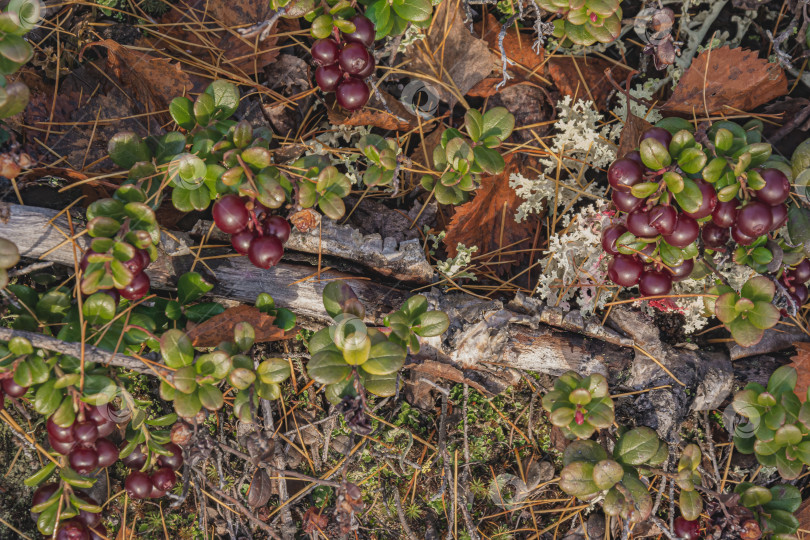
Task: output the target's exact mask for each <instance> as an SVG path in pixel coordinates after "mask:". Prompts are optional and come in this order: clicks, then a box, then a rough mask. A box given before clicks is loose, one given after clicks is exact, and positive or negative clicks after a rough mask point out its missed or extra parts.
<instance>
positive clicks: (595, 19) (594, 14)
mask: <svg viewBox="0 0 810 540" xmlns="http://www.w3.org/2000/svg"><path fill="white" fill-rule="evenodd" d="M598 20H599V17H597V15H596V13H594V12H593V11H591V22H592V23H594V24H596V21H598Z"/></svg>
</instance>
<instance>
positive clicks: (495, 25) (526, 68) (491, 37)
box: [467, 13, 545, 97]
mask: <svg viewBox="0 0 810 540" xmlns="http://www.w3.org/2000/svg"><path fill="white" fill-rule="evenodd" d="M475 29H476V32H477V33H478V34H479V35H481V36H482V38H483V39H484V40H485V41H486V42H487V44H488V45H489V48H490V50H491V51H492V52H493V54H498V55H500V54H501V53H500V49H499V47H498V34H500V32H501V24H500V23H499V22H498V19H496V18H495V17H494V16H493V15H492V14H491V13H488V14H487V16H486V18H485V19H484V20H482V21H481V22H480V23H478V24H476V26H475ZM533 39H534V38H533V37H532V36H530V35H529V34H520V32H519V31H518V28H517V27H516V26H515V25H512V26H510V27H509V29H508V30H507V31H506V35H505V36H504V38H503V50H504V52H505V53H506V57H507V58H508V59H509V60H511V61H512V62H514V64H511V65H509V66H507V69H506V70H507V72H509V74H510V75H512V77H513V78H512V79H509V80H508V81H507V83H506V86H505V87H506V88H508V87H509V86H512V85H514V84H518V83H520V82H522V81H524V80H533V82H536V83H540V82H544V80H543V78H542V77H541V75H542V73H538V72H539V71H540V70H538V69H537V68H538V67H539V66H541V65H542V64H543V58H544V57H545V50H544V49H540V52H539V54H538V53H536V52H535V51H534V49H533V48H532V45H533ZM502 80H503V76H498V77H487V78H486V79H484V80H483V81H481V82H480V83H478V84H476V85H475V86H474V87H473V88H471V89H470V91H469V92H467V95H468V96H473V97H489V96H492V95H494V94H495V93H496V92H497V90H496V89H495V87H496V86H497V85H498V84H499V83H500V82H501V81H502Z"/></svg>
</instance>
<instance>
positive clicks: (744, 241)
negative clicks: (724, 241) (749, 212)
mask: <svg viewBox="0 0 810 540" xmlns="http://www.w3.org/2000/svg"><path fill="white" fill-rule="evenodd" d="M757 238H758V237H757V236H748V235H747V234H745V233H743V232H742V231H740V228H739V225H735V226H734V227H732V228H731V239H732V240H734V241H735V242H737V243H738V244H740V245H741V246H750V245H751V244H753V243H754V241H755V240H756V239H757Z"/></svg>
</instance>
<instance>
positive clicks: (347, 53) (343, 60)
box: [338, 43, 371, 75]
mask: <svg viewBox="0 0 810 540" xmlns="http://www.w3.org/2000/svg"><path fill="white" fill-rule="evenodd" d="M370 61H371V55H370V54H369V53H368V49H366V46H365V45H363V44H362V43H347V44H346V46H345V47H343V50H342V51H340V54H339V55H338V63H339V64H340V69H342V70H343V71H344V72H346V73H348V74H349V75H358V74H359V73H360V72H361V71H363V70H365V69H366V67H368V63H369V62H370Z"/></svg>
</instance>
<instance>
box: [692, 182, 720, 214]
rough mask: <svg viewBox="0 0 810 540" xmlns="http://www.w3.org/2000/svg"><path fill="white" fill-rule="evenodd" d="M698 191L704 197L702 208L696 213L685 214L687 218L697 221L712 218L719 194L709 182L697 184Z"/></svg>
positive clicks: (702, 198)
mask: <svg viewBox="0 0 810 540" xmlns="http://www.w3.org/2000/svg"><path fill="white" fill-rule="evenodd" d="M697 185H698V189H700V194H701V195H702V197H701V201H700V206H699V207H698V209H697V210H695V211H694V212H684V213H685V214H686V215H687V216H691V217H693V218H695V219H703V218H705V217H707V216H710V215H711V213H712V212H713V211H714V209H715V207H716V206H717V192H716V191H715V190H714V187H713V186H712V185H711V184H710V183H708V182H697Z"/></svg>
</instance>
